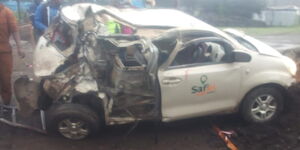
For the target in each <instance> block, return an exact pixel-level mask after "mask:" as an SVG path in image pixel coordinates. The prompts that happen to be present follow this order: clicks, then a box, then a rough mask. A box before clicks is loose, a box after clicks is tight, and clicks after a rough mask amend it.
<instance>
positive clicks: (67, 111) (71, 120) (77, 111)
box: [47, 104, 101, 140]
mask: <svg viewBox="0 0 300 150" xmlns="http://www.w3.org/2000/svg"><path fill="white" fill-rule="evenodd" d="M100 127H101V124H100V118H99V116H98V115H97V113H96V112H94V111H93V110H92V109H91V108H89V107H88V106H85V105H80V104H61V105H58V106H54V108H51V109H50V110H49V112H48V113H47V129H48V130H49V131H50V132H55V133H59V134H60V135H62V136H63V137H65V138H68V139H71V140H81V139H85V138H87V137H89V136H91V135H94V134H96V133H98V131H99V129H100Z"/></svg>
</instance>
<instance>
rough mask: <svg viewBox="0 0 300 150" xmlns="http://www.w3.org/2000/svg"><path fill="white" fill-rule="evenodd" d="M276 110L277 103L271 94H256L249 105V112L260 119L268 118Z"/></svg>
mask: <svg viewBox="0 0 300 150" xmlns="http://www.w3.org/2000/svg"><path fill="white" fill-rule="evenodd" d="M276 110H277V103H276V100H275V98H274V97H273V96H272V95H261V96H258V97H257V98H256V99H255V100H254V103H253V104H252V106H251V114H252V116H253V117H254V118H256V119H257V120H260V121H265V120H269V119H270V118H271V117H273V116H274V114H275V112H276Z"/></svg>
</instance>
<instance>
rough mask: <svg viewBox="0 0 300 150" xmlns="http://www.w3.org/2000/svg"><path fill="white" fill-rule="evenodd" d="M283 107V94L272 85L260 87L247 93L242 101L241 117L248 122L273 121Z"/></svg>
mask: <svg viewBox="0 0 300 150" xmlns="http://www.w3.org/2000/svg"><path fill="white" fill-rule="evenodd" d="M282 109H283V96H282V94H281V92H280V91H279V90H278V89H276V88H273V87H260V88H257V89H254V90H253V91H251V92H250V93H249V94H247V96H246V98H245V100H244V101H243V103H242V108H241V111H242V115H243V118H244V119H245V120H246V121H247V122H250V123H268V122H271V121H273V120H274V119H275V118H277V117H278V115H279V114H280V113H281V111H282Z"/></svg>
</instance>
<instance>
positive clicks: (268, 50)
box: [223, 29, 282, 57]
mask: <svg viewBox="0 0 300 150" xmlns="http://www.w3.org/2000/svg"><path fill="white" fill-rule="evenodd" d="M223 31H224V32H226V33H227V34H231V35H234V36H237V37H239V38H242V39H244V40H246V41H248V42H249V43H251V44H252V45H253V46H254V47H255V48H256V50H257V51H258V52H259V53H260V54H263V55H270V56H276V57H281V56H282V55H281V53H279V52H278V51H277V50H276V49H274V48H272V47H271V46H269V45H267V44H265V43H263V42H262V41H260V40H257V39H255V38H253V37H251V36H249V35H246V34H244V33H242V32H240V31H237V30H235V29H224V30H223Z"/></svg>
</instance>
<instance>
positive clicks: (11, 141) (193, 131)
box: [0, 36, 300, 150]
mask: <svg viewBox="0 0 300 150" xmlns="http://www.w3.org/2000/svg"><path fill="white" fill-rule="evenodd" d="M299 37H300V36H299ZM284 38H286V37H284ZM292 38H293V39H294V36H293V37H292ZM267 39H268V38H267ZM298 39H300V38H298ZM266 41H267V40H266ZM267 42H269V43H270V42H272V41H271V40H270V41H267ZM275 42H276V41H275ZM299 43H300V42H299ZM22 46H23V49H24V50H25V51H26V54H27V57H26V59H25V60H20V59H19V58H18V57H17V56H16V55H15V68H14V74H13V77H14V79H15V78H17V77H19V76H21V75H24V74H29V76H31V77H33V74H32V68H31V67H30V64H32V62H31V60H32V52H33V49H32V47H31V46H30V44H29V43H28V42H23V43H22ZM297 92H298V91H296V92H294V93H297ZM298 93H300V92H298ZM298 97H299V96H297V95H294V98H295V100H294V101H291V104H289V106H290V107H288V109H287V110H286V111H285V112H284V113H283V114H282V115H281V117H280V118H279V119H278V120H276V121H275V122H273V123H271V124H267V125H250V124H247V123H245V122H243V121H241V118H240V117H239V116H238V115H227V116H210V117H202V118H196V119H190V120H184V121H178V122H173V123H167V124H155V123H151V122H145V123H140V124H138V126H137V127H136V128H135V129H134V130H133V131H132V132H130V133H128V132H129V131H130V129H131V128H132V127H133V126H134V125H133V124H130V125H123V126H113V127H107V128H106V129H105V130H104V131H103V132H102V134H101V135H99V136H97V137H93V138H90V139H87V140H83V141H71V140H67V139H64V138H62V137H59V136H55V135H41V134H39V133H35V132H31V131H27V130H23V129H17V128H12V127H9V126H7V125H4V124H2V123H0V150H53V149H55V150H65V149H69V150H83V149H85V150H142V149H143V150H227V149H228V148H226V146H225V144H224V143H223V141H222V140H221V139H220V138H219V137H218V136H217V135H216V133H215V132H214V131H213V130H212V125H217V126H218V127H220V128H221V129H223V130H233V131H235V132H236V135H234V136H233V137H232V138H231V139H232V141H233V143H234V144H235V145H236V146H237V147H238V148H239V149H241V150H297V149H300V109H299V108H300V101H297V100H300V99H297V98H298ZM288 99H290V98H288Z"/></svg>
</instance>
